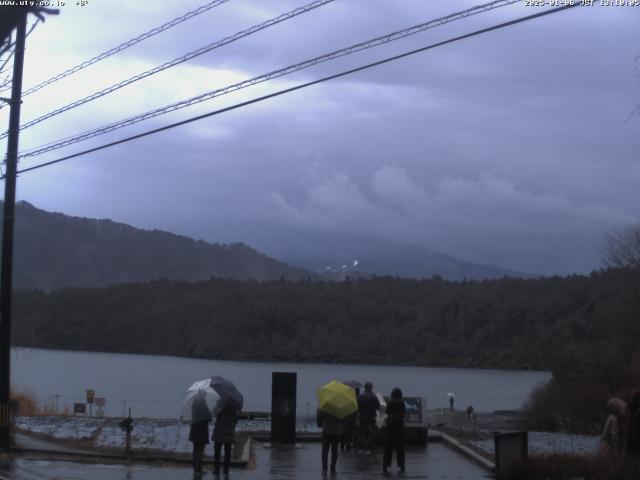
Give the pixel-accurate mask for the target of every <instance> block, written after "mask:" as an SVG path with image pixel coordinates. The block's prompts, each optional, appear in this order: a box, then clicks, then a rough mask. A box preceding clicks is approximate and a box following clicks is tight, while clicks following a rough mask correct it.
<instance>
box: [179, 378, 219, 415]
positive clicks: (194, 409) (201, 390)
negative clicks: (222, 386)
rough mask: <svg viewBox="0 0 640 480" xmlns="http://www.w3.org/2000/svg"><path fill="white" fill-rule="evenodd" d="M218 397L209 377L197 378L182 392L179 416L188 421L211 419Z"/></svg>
mask: <svg viewBox="0 0 640 480" xmlns="http://www.w3.org/2000/svg"><path fill="white" fill-rule="evenodd" d="M219 398H220V396H219V395H218V394H217V393H216V392H215V390H214V389H213V388H211V386H210V380H209V379H207V380H198V381H197V382H194V383H193V385H191V386H190V387H189V388H188V389H187V391H186V392H185V394H184V397H183V399H182V408H181V410H180V417H181V418H182V419H184V420H187V421H189V422H200V421H204V420H211V418H212V411H213V407H215V405H216V403H217V402H218V399H219Z"/></svg>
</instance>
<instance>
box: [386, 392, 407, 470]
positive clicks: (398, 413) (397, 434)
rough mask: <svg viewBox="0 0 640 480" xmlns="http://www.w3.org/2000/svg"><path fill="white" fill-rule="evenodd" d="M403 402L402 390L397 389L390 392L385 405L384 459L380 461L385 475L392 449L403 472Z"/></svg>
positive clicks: (389, 463) (389, 465)
mask: <svg viewBox="0 0 640 480" xmlns="http://www.w3.org/2000/svg"><path fill="white" fill-rule="evenodd" d="M405 410H406V408H405V406H404V400H403V399H402V390H400V389H399V388H398V387H396V388H394V389H393V391H392V392H391V398H390V399H389V402H388V403H387V407H386V408H385V412H386V414H387V428H386V432H385V438H384V457H383V459H382V472H383V473H387V468H390V467H391V458H392V456H393V447H395V449H396V456H397V459H396V461H397V463H398V468H399V469H400V471H401V472H404V414H405Z"/></svg>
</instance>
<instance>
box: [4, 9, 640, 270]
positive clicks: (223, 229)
mask: <svg viewBox="0 0 640 480" xmlns="http://www.w3.org/2000/svg"><path fill="white" fill-rule="evenodd" d="M115 3H117V4H118V6H119V8H118V9H117V10H113V8H112V7H113V5H114V3H113V2H111V3H110V4H109V8H107V6H106V4H104V5H99V6H97V7H91V6H90V7H89V8H85V9H73V10H72V9H67V10H64V11H63V13H62V15H61V16H60V17H59V19H51V20H50V21H47V23H46V24H45V25H43V26H40V27H39V28H38V30H37V31H36V32H35V33H34V34H33V36H32V38H30V44H29V51H28V55H27V59H28V62H27V69H26V71H25V75H26V77H25V84H26V86H28V85H30V84H32V83H35V82H36V81H39V80H41V79H43V78H46V75H47V74H49V73H52V72H55V71H58V70H60V69H61V68H63V67H64V66H65V65H67V64H73V63H75V62H78V61H81V60H83V59H84V58H85V57H87V56H89V55H91V54H93V53H97V52H99V51H102V50H105V49H107V48H109V47H111V46H113V45H115V44H117V43H118V42H119V41H122V40H125V39H127V38H130V37H131V36H133V35H134V33H135V32H140V31H144V30H145V29H148V28H152V27H153V26H155V25H157V24H160V23H162V22H164V21H166V20H168V19H169V18H171V17H173V16H176V15H178V14H179V13H180V12H182V11H186V10H187V9H190V8H195V7H197V6H198V4H199V3H200V2H166V5H165V4H163V6H162V7H160V6H158V7H155V9H150V10H146V11H145V12H146V13H144V14H142V13H141V12H140V9H139V4H138V3H137V2H126V1H124V0H122V1H118V2H115ZM473 4H474V2H462V1H460V2H423V1H417V0H416V1H409V0H406V1H403V2H386V1H377V0H376V1H371V2H370V1H367V2H361V1H356V0H352V1H347V0H340V1H337V2H334V3H332V4H330V5H328V6H326V7H322V8H320V9H318V10H317V11H315V12H312V13H308V14H305V15H303V16H301V17H299V18H297V19H295V20H292V21H289V22H285V23H283V24H282V25H279V26H277V27H273V28H272V29H270V30H268V31H264V32H261V33H259V34H256V35H255V36H252V37H249V38H246V39H243V40H241V41H239V42H237V43H236V44H234V45H231V46H229V47H225V48H224V49H221V50H219V51H217V52H215V53H211V54H207V55H205V56H203V57H201V58H199V59H198V60H197V61H195V62H192V63H190V64H188V65H184V66H182V67H179V68H177V69H175V70H173V69H172V70H171V71H167V72H165V73H163V74H160V75H158V76H157V77H154V78H152V79H149V80H145V81H144V82H141V83H140V84H139V85H136V86H131V87H127V88H126V89H123V90H122V91H120V92H117V93H115V94H113V95H111V96H109V97H105V98H104V99H102V100H100V101H97V102H95V103H94V104H91V105H87V106H85V107H82V108H81V109H77V110H76V111H73V112H69V113H66V114H64V115H61V116H59V117H58V118H56V119H55V120H51V122H47V123H46V124H43V125H42V126H41V127H40V126H39V127H34V128H33V129H32V130H29V131H27V132H25V133H24V134H23V139H22V144H23V145H24V146H33V145H37V144H39V143H41V142H43V141H48V140H51V139H55V138H59V137H60V136H67V135H69V134H73V133H76V132H78V131H82V130H86V129H88V128H92V127H94V126H97V125H101V124H103V123H105V122H108V121H113V120H117V119H119V118H122V117H124V116H127V115H131V114H135V113H138V112H141V111H145V110H148V109H150V108H152V107H155V106H158V105H162V104H165V103H169V102H170V101H174V100H177V99H181V98H185V97H188V96H191V95H195V94H198V93H201V92H203V91H205V90H207V89H210V88H214V87H215V86H223V85H226V84H229V83H233V82H236V81H239V80H241V79H243V78H248V77H249V76H253V75H256V74H260V73H263V72H266V71H268V70H270V69H273V68H277V67H281V66H284V65H287V64H290V63H294V62H296V61H300V60H303V59H305V58H309V57H311V56H315V55H318V54H321V53H324V52H327V51H330V50H332V49H336V48H340V47H343V46H346V45H349V44H352V43H355V42H358V41H362V40H365V39H367V38H371V37H374V36H376V35H380V34H383V33H386V32H389V31H393V30H397V29H400V28H403V27H406V26H410V25H414V24H417V23H420V22H421V21H424V20H426V19H429V18H434V17H438V16H440V15H443V14H445V13H449V12H450V11H454V10H461V9H463V8H468V7H469V6H471V5H473ZM299 5H301V2H295V1H276V2H259V1H254V2H233V1H231V2H228V4H227V5H225V6H221V7H219V8H217V9H215V10H214V11H211V12H209V13H207V14H205V15H202V16H201V17H199V18H198V19H195V20H192V21H190V22H187V23H185V24H184V25H183V26H181V27H177V28H176V29H175V30H174V31H170V32H167V33H165V34H163V35H159V36H158V37H154V39H153V40H150V41H149V42H148V44H144V45H142V44H141V45H139V46H138V47H135V48H134V49H131V50H130V51H128V52H127V53H126V54H123V55H122V56H118V57H114V58H113V59H110V60H108V61H105V62H103V64H100V65H97V66H95V67H92V68H91V69H87V71H86V72H83V73H82V74H79V75H78V76H77V78H73V77H72V78H70V79H68V80H65V81H63V82H60V85H59V87H57V88H51V89H47V90H43V91H42V92H41V93H39V94H37V96H36V95H34V96H33V97H29V98H28V99H25V104H24V113H23V118H24V119H28V118H32V117H33V116H36V115H37V114H40V113H42V112H44V111H47V110H49V109H51V108H53V107H55V106H56V105H57V104H59V103H64V102H65V101H70V100H72V99H74V98H76V97H77V96H78V95H81V94H87V93H90V92H92V91H93V90H95V89H97V88H101V86H106V85H108V84H110V83H112V82H115V81H118V80H119V79H122V78H125V77H126V76H130V75H133V74H135V73H138V72H140V71H143V70H145V69H148V68H151V67H153V66H154V65H156V64H157V63H161V62H162V61H166V60H168V59H169V58H172V57H173V56H176V55H179V54H182V53H184V52H186V51H188V50H190V49H193V48H196V47H199V46H201V45H203V44H205V43H207V42H209V41H212V40H215V39H217V38H221V37H222V36H224V35H228V34H230V33H234V32H235V31H237V30H239V29H241V28H246V27H247V26H249V25H252V24H255V23H259V22H261V21H263V20H265V19H267V18H269V17H271V16H274V15H276V14H278V13H280V12H283V11H286V10H287V9H291V8H294V7H295V6H299ZM632 12H635V11H634V10H633V8H632V7H626V8H623V7H619V8H603V7H593V8H577V9H573V10H571V11H567V12H563V13H560V14H557V15H554V16H550V17H545V18H542V19H538V20H535V21H532V22H530V23H527V24H522V25H518V26H513V27H509V28H508V29H504V30H501V31H496V32H492V33H489V34H486V35H484V36H482V37H477V38H474V39H469V40H465V41H461V42H459V43H456V44H452V45H448V46H445V47H442V48H438V49H434V50H432V51H429V52H425V53H422V54H419V55H416V56H413V57H411V58H407V59H404V60H401V61H398V62H396V63H392V64H388V65H385V66H381V67H379V68H376V69H373V70H369V71H366V72H361V73H358V74H356V75H354V76H352V77H349V78H345V79H342V80H339V81H333V82H330V83H326V84H323V85H320V86H315V87H312V88H310V89H306V90H304V91H299V92H296V93H294V94H291V95H288V96H286V97H279V98H276V99H273V100H270V101H268V102H265V103H262V104H259V105H253V106H250V107H247V108H243V109H241V110H237V111H234V112H230V113H228V114H225V115H223V116H219V117H214V118H211V119H208V120H205V121H202V122H199V123H196V124H190V125H187V126H184V127H180V128H178V129H175V130H172V131H170V132H167V133H164V134H161V135H158V136H154V137H148V138H146V139H144V140H140V141H137V142H132V143H129V144H126V145H122V146H119V147H117V148H114V149H110V150H105V151H102V152H99V153H96V154H92V155H89V156H86V157H83V158H78V159H74V160H71V161H70V162H68V163H66V164H60V165H58V166H55V167H51V168H47V169H43V170H40V171H38V172H34V173H31V174H25V175H23V176H21V177H20V179H19V187H18V194H19V197H21V198H24V199H26V200H29V201H31V202H33V203H34V204H36V205H38V206H40V207H42V208H48V209H52V210H59V211H63V212H66V213H70V214H79V215H86V216H92V217H93V216H95V217H110V218H114V219H116V220H122V221H127V222H130V223H132V224H134V225H139V226H143V227H149V228H151V227H158V228H165V229H169V230H174V231H179V232H184V233H187V234H193V235H197V236H202V237H206V238H208V239H209V240H214V241H215V240H218V239H220V240H232V239H234V238H233V236H234V234H236V233H237V235H238V236H239V238H237V239H238V240H243V239H246V238H244V236H246V234H247V233H246V229H243V228H244V227H242V228H241V226H242V225H243V224H250V223H251V222H263V224H264V223H265V222H266V223H267V224H269V225H272V226H276V227H277V226H278V225H282V226H287V227H300V228H306V229H313V228H319V229H327V230H334V231H344V232H349V233H362V234H369V235H378V236H382V237H386V238H390V239H394V240H399V241H406V242H412V243H420V244H423V245H425V246H428V247H430V248H431V249H433V250H440V251H443V252H445V253H449V254H452V255H457V256H460V257H462V258H465V259H467V260H471V261H476V262H480V263H495V264H499V265H502V266H504V267H507V268H513V269H518V270H524V271H529V272H538V273H547V274H548V273H568V272H572V271H577V272H586V271H589V270H590V269H592V268H596V267H598V266H599V254H598V250H597V247H598V245H599V243H600V240H601V237H602V234H603V232H604V231H606V230H607V229H608V228H610V227H612V226H620V225H624V224H627V223H630V222H634V221H637V220H638V216H639V213H640V209H639V207H640V205H639V203H638V201H637V200H636V198H637V197H636V194H635V191H636V189H637V184H638V181H640V163H639V162H638V161H637V158H638V147H639V142H638V140H637V138H638V135H637V130H638V121H640V120H639V119H637V118H636V119H632V120H631V121H629V122H627V123H625V119H626V118H627V117H628V115H629V112H630V110H631V109H632V108H633V107H634V106H635V105H636V104H637V103H638V98H639V97H640V86H639V84H638V79H637V68H638V63H637V62H638V61H636V62H634V58H635V57H636V56H637V55H638V53H640V52H639V51H638V49H637V46H635V44H634V43H635V42H633V41H632V39H633V38H634V34H635V32H637V30H638V27H639V26H640V19H639V18H638V16H637V15H636V16H634V15H630V14H629V13H632ZM528 13H533V10H531V9H528V8H525V7H524V6H522V5H518V6H515V7H509V8H504V9H499V10H496V11H494V12H491V13H489V14H484V15H478V16H475V17H472V18H468V19H465V20H463V21H460V22H455V23H452V24H449V25H446V26H443V27H438V28H437V29H434V30H432V31H428V32H424V33H421V34H419V35H415V36H413V37H411V38H409V39H405V40H402V41H399V42H396V43H395V44H393V45H389V46H386V47H382V48H380V49H373V50H370V51H367V52H362V53H360V54H357V55H354V56H353V57H347V58H343V59H340V60H337V61H335V62H330V63H327V64H323V65H320V66H317V67H314V68H313V69H309V70H308V71H305V72H300V73H298V74H295V75H293V76H291V78H285V79H280V80H278V81H276V82H273V83H269V84H264V85H261V86H258V87H253V88H252V89H250V90H245V91H242V92H238V93H236V94H233V95H230V96H228V97H224V98H220V99H218V100H214V101H212V102H207V103H206V104H204V105H200V106H198V107H193V108H191V109H188V110H185V111H181V112H176V113H173V114H170V115H167V116H166V117H161V118H159V119H156V120H153V121H151V122H148V123H145V124H140V125H137V126H135V127H131V128H129V129H126V130H122V131H119V132H114V133H112V134H109V135H105V136H104V137H101V138H99V139H95V140H92V141H90V142H86V144H87V145H89V146H90V145H95V144H98V143H101V142H103V141H107V140H109V139H116V138H120V137H122V136H123V135H125V134H130V133H135V132H139V131H143V130H146V129H147V128H151V127H153V126H158V125H164V124H166V123H169V122H170V121H175V120H178V119H182V118H186V117H188V116H191V115H194V114H196V113H200V112H204V111H207V110H212V109H214V108H219V107H221V106H224V105H229V104H231V103H233V102H235V101H239V100H241V99H247V98H251V97H253V96H257V95H259V94H263V93H266V92H270V91H275V90H277V89H279V88H283V87H284V86H287V85H291V84H294V83H296V82H300V81H303V80H308V79H311V78H317V77H318V76H321V75H326V74H329V73H334V72H337V71H340V70H341V69H345V68H351V67H353V66H356V65H359V64H361V63H364V62H367V61H373V60H377V59H380V58H383V57H385V56H387V55H392V54H396V53H399V52H401V51H405V50H409V49H412V48H418V47H420V46H423V45H426V44H429V43H432V42H436V41H439V40H442V39H445V38H449V37H451V36H454V35H457V34H460V33H464V32H467V31H470V30H474V29H478V28H483V27H486V26H488V25H491V24H494V23H497V22H499V21H505V20H508V19H511V18H515V17H516V16H518V15H524V14H528ZM108 15H110V16H111V17H114V18H115V20H113V21H110V23H109V25H114V27H113V28H109V29H106V28H104V27H100V25H104V22H105V17H106V16H108ZM78 38H82V41H81V42H80V41H78ZM52 39H56V41H57V45H58V48H57V49H56V54H55V55H52V54H51V48H50V46H48V44H49V42H51V41H52ZM31 98H33V99H34V100H31ZM30 100H31V101H30ZM2 115H6V109H5V110H3V111H2ZM3 118H4V117H3ZM85 146H86V145H85V144H79V145H77V146H75V147H70V148H68V149H67V150H65V152H73V151H77V150H78V149H80V148H82V147H85ZM59 153H60V152H57V153H55V154H49V155H46V156H43V157H42V158H41V159H42V160H47V159H52V158H56V157H57V156H58V155H59ZM63 153H64V152H63ZM41 159H40V158H39V159H38V161H39V160H41ZM35 161H36V160H35V159H34V160H30V161H28V162H26V161H25V162H24V164H25V165H28V164H32V163H33V162H35ZM254 235H257V234H255V233H254Z"/></svg>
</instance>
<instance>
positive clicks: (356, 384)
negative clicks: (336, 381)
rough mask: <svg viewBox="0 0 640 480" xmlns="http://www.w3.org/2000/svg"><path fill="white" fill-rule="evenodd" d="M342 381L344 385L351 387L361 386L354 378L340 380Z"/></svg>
mask: <svg viewBox="0 0 640 480" xmlns="http://www.w3.org/2000/svg"><path fill="white" fill-rule="evenodd" d="M342 383H344V384H345V385H347V386H348V387H351V388H353V389H356V388H360V389H361V388H362V384H361V383H360V382H356V381H355V380H347V381H346V382H342Z"/></svg>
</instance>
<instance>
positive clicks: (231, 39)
mask: <svg viewBox="0 0 640 480" xmlns="http://www.w3.org/2000/svg"><path fill="white" fill-rule="evenodd" d="M333 1H334V0H315V1H314V2H311V3H309V4H308V5H305V6H303V7H298V8H296V9H294V10H291V11H289V12H287V13H283V14H282V15H279V16H277V17H274V18H271V19H269V20H267V21H265V22H263V23H260V24H258V25H254V26H252V27H250V28H247V29H245V30H242V31H240V32H238V33H235V34H233V35H230V36H228V37H225V38H223V39H222V40H218V41H216V42H214V43H210V44H209V45H207V46H205V47H201V48H198V49H197V50H193V51H191V52H189V53H186V54H184V55H182V56H181V57H178V58H174V59H173V60H170V61H168V62H166V63H163V64H162V65H159V66H157V67H154V68H152V69H151V70H147V71H146V72H142V73H139V74H138V75H134V76H133V77H131V78H128V79H126V80H123V81H121V82H119V83H116V84H115V85H111V86H109V87H107V88H105V89H103V90H100V91H98V92H95V93H92V94H91V95H88V96H86V97H84V98H81V99H79V100H76V101H74V102H71V103H69V104H67V105H64V106H62V107H60V108H58V109H56V110H53V111H51V112H49V113H46V114H44V115H42V116H40V117H38V118H35V119H33V120H30V121H29V122H27V123H25V124H24V125H21V126H20V130H24V129H26V128H29V127H32V126H34V125H36V124H38V123H40V122H43V121H44V120H47V119H49V118H51V117H54V116H56V115H59V114H61V113H63V112H66V111H68V110H71V109H73V108H76V107H79V106H80V105H84V104H85V103H88V102H91V101H93V100H96V99H98V98H100V97H103V96H105V95H108V94H110V93H112V92H115V91H116V90H119V89H121V88H123V87H126V86H127V85H131V84H132V83H134V82H137V81H138V80H142V79H144V78H147V77H150V76H151V75H155V74H156V73H159V72H162V71H163V70H166V69H168V68H171V67H175V66H176V65H179V64H181V63H184V62H186V61H188V60H191V59H192V58H195V57H197V56H199V55H203V54H205V53H207V52H210V51H211V50H214V49H216V48H220V47H222V46H224V45H227V44H229V43H232V42H235V41H236V40H240V39H241V38H244V37H247V36H249V35H252V34H254V33H256V32H258V31H260V30H264V29H265V28H268V27H271V26H273V25H276V24H278V23H280V22H284V21H285V20H289V19H291V18H293V17H296V16H298V15H302V14H303V13H307V12H308V11H310V10H313V9H315V8H318V7H321V6H323V5H326V4H327V3H331V2H333ZM7 135H8V132H4V133H2V134H0V140H1V139H3V138H6V136H7Z"/></svg>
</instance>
